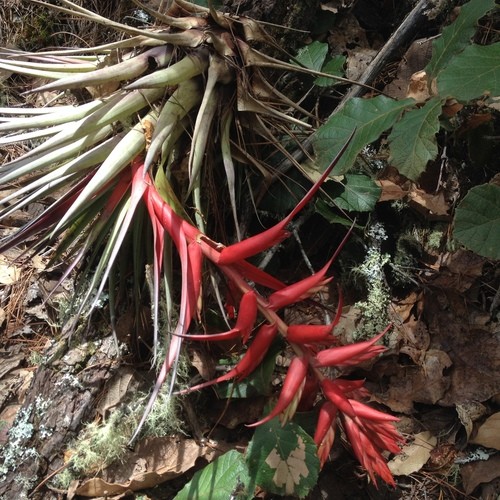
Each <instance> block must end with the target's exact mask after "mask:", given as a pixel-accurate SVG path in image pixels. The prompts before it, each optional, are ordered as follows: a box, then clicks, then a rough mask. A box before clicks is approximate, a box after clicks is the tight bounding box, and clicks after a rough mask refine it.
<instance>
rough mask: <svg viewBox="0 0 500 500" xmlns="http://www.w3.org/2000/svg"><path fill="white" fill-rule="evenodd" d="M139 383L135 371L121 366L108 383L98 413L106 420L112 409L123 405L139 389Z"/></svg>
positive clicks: (99, 403) (98, 405)
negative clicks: (128, 395) (126, 398)
mask: <svg viewBox="0 0 500 500" xmlns="http://www.w3.org/2000/svg"><path fill="white" fill-rule="evenodd" d="M138 385H139V381H138V380H137V378H136V377H135V371H134V370H133V369H132V368H130V367H127V366H121V367H120V368H118V370H117V372H116V373H115V374H114V375H113V376H112V377H111V378H110V379H109V380H108V381H107V382H106V385H105V387H104V395H103V397H102V398H101V399H100V400H99V402H98V404H97V408H96V409H97V411H98V413H99V414H100V415H101V416H102V417H103V418H106V413H107V412H108V410H110V409H111V408H114V407H116V406H118V405H119V404H120V403H122V402H123V401H124V399H125V397H126V395H127V393H129V394H130V393H131V392H132V391H134V389H137V387H138Z"/></svg>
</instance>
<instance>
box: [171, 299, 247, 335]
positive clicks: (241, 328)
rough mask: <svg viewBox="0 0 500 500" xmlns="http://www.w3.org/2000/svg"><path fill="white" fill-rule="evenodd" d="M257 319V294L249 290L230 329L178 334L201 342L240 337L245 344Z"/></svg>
mask: <svg viewBox="0 0 500 500" xmlns="http://www.w3.org/2000/svg"><path fill="white" fill-rule="evenodd" d="M256 319H257V296H256V295H255V292H254V291H253V290H249V291H248V292H246V293H245V294H243V297H242V298H241V301H240V308H239V311H238V319H237V320H236V325H235V326H234V328H232V329H231V330H228V331H227V332H223V333H212V334H204V335H196V334H195V335H191V334H188V335H179V336H180V337H184V338H186V339H189V340H195V341H201V342H219V341H221V340H231V339H235V338H237V337H241V338H242V341H243V343H244V344H246V342H247V340H248V337H249V336H250V334H251V333H252V329H253V325H254V323H255V320H256Z"/></svg>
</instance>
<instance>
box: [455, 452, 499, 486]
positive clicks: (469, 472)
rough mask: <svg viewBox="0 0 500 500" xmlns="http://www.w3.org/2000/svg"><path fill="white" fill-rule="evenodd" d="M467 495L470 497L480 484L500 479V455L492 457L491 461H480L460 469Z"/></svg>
mask: <svg viewBox="0 0 500 500" xmlns="http://www.w3.org/2000/svg"><path fill="white" fill-rule="evenodd" d="M460 475H461V476H462V481H463V483H464V488H465V493H466V494H467V495H470V494H471V493H472V492H473V491H474V490H475V489H476V488H477V487H478V486H479V485H480V484H482V483H489V482H490V481H493V480H494V479H496V478H498V477H500V455H495V456H493V457H490V458H489V460H479V461H477V462H474V463H472V464H466V465H464V466H462V468H461V469H460Z"/></svg>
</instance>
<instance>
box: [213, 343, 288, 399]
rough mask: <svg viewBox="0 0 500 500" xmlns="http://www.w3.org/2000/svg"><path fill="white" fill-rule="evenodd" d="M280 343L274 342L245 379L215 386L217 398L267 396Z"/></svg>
mask: <svg viewBox="0 0 500 500" xmlns="http://www.w3.org/2000/svg"><path fill="white" fill-rule="evenodd" d="M282 347H283V346H282V344H281V343H280V342H274V343H273V344H272V346H271V347H270V349H269V351H268V352H267V354H266V356H265V357H264V359H263V361H262V363H261V364H260V365H259V366H258V367H257V368H256V369H255V370H254V371H253V372H252V373H251V374H250V375H249V376H248V377H246V378H244V379H243V380H240V381H239V382H233V381H231V382H223V383H221V384H218V385H216V386H215V392H216V393H217V396H218V397H219V398H222V399H227V398H251V397H255V396H269V395H270V394H271V381H272V379H273V371H274V368H275V367H276V356H277V355H278V353H279V352H280V351H281V349H282Z"/></svg>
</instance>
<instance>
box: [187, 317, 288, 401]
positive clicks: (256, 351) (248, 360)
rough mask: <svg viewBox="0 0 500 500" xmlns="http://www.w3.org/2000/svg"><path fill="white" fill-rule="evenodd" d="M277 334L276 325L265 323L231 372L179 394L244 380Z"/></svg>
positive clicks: (262, 357) (258, 362) (255, 366)
mask: <svg viewBox="0 0 500 500" xmlns="http://www.w3.org/2000/svg"><path fill="white" fill-rule="evenodd" d="M277 333H278V327H277V325H275V324H269V323H265V324H264V325H262V326H261V327H260V328H259V330H258V331H257V334H256V335H255V338H254V339H253V341H252V343H251V344H250V346H249V347H248V349H247V350H246V352H245V354H244V355H243V357H242V358H241V359H240V361H239V363H238V364H237V365H236V366H235V367H234V368H233V369H232V370H229V371H228V372H227V373H225V374H224V375H221V376H220V377H217V378H216V379H213V380H209V381H208V382H203V383H202V384H198V385H195V386H193V387H190V388H189V389H186V390H184V391H180V392H179V394H187V393H188V392H193V391H199V390H201V389H204V388H205V387H210V386H211V385H215V384H218V383H220V382H226V381H227V380H231V379H233V378H236V379H238V380H241V379H244V378H245V377H247V376H248V375H250V373H252V372H253V371H254V370H255V369H256V368H257V367H258V366H259V365H260V363H261V362H262V360H263V359H264V356H265V355H266V353H267V351H268V349H269V347H270V346H271V343H272V342H273V340H274V339H275V337H276V334H277Z"/></svg>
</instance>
